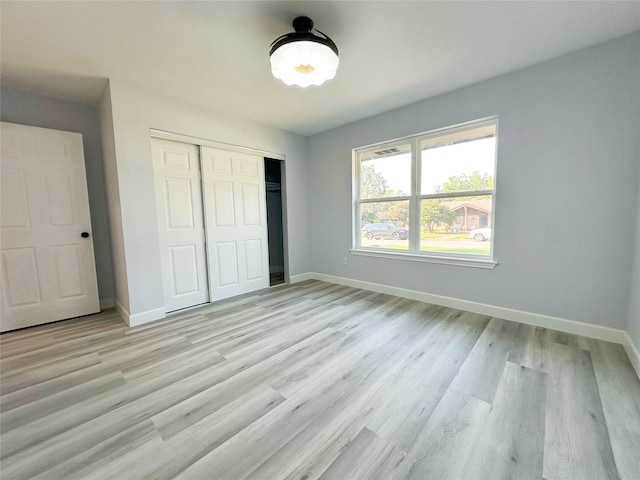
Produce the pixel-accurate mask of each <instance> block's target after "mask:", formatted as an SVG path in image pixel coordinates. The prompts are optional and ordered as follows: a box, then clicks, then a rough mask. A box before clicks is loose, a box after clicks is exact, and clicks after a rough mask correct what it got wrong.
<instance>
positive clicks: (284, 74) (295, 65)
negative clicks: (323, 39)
mask: <svg viewBox="0 0 640 480" xmlns="http://www.w3.org/2000/svg"><path fill="white" fill-rule="evenodd" d="M339 63H340V60H339V59H338V55H336V54H335V52H334V51H333V50H331V49H330V48H329V47H327V46H326V45H322V44H321V43H318V42H308V41H296V42H291V43H287V44H285V45H282V46H281V47H280V48H278V49H277V50H276V51H275V52H273V54H272V55H271V72H272V73H273V76H274V77H276V78H279V79H280V80H282V81H283V82H284V83H286V84H287V85H299V86H301V87H303V88H305V87H308V86H309V85H322V84H323V83H324V82H325V81H326V80H331V79H332V78H333V77H335V76H336V70H337V69H338V64H339Z"/></svg>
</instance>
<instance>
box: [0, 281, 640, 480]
mask: <svg viewBox="0 0 640 480" xmlns="http://www.w3.org/2000/svg"><path fill="white" fill-rule="evenodd" d="M639 398H640V381H639V380H638V378H637V377H636V376H635V373H634V371H633V370H632V368H631V366H630V363H629V360H628V358H627V356H626V353H625V352H624V350H623V348H622V347H621V346H619V345H613V344H609V343H606V342H600V341H596V340H587V339H585V338H584V337H580V336H576V335H572V334H567V333H562V332H557V331H553V330H549V329H544V328H538V327H532V326H528V325H518V324H515V323H512V322H507V321H504V320H500V319H491V318H490V317H487V316H483V315H477V314H473V313H469V312H462V311H459V310H453V309H449V308H446V307H442V306H437V305H432V304H426V303H421V302H417V301H413V300H408V299H405V298H399V297H394V296H391V295H387V294H382V293H376V292H369V291H364V290H359V289H356V288H352V287H344V286H340V285H332V284H329V283H326V282H319V281H315V280H313V281H305V282H301V283H299V284H295V285H281V286H278V287H275V288H271V289H265V290H261V291H258V292H253V293H250V294H245V295H242V296H239V297H236V298H233V299H228V300H225V301H221V302H216V303H213V304H208V305H204V306H202V307H199V308H196V309H193V310H189V311H186V312H178V313H175V314H172V315H170V316H169V317H167V318H166V319H163V320H162V321H159V322H155V323H150V324H145V325H141V326H139V327H134V328H129V327H128V326H127V325H126V324H125V323H124V322H123V321H122V319H121V318H120V317H119V316H118V315H117V314H116V313H115V311H114V310H111V311H107V312H103V313H101V314H99V315H93V316H88V317H83V318H78V319H72V320H69V321H63V322H57V323H54V324H51V325H43V326H38V327H34V328H29V329H24V330H20V331H15V332H8V333H5V334H2V335H0V411H1V416H0V424H1V425H0V431H2V435H1V436H0V457H1V458H2V462H1V463H0V476H1V477H2V478H3V480H4V479H5V478H7V479H11V480H14V479H23V478H24V479H29V478H38V479H41V480H44V479H46V480H56V479H64V480H67V479H73V478H78V479H94V478H98V479H103V478H104V479H106V478H109V479H111V478H118V479H119V478H127V479H133V480H136V479H138V478H158V479H165V478H167V479H168V478H176V477H178V478H193V479H196V480H202V479H208V478H212V479H216V480H240V479H243V478H246V479H249V480H279V479H291V480H293V479H297V480H300V479H305V480H312V479H317V478H320V477H321V476H323V475H324V478H339V479H340V480H352V479H353V480H357V479H367V480H368V479H378V480H392V479H420V480H423V479H437V480H446V479H450V480H461V479H464V480H485V479H489V478H491V479H494V478H495V479H498V478H514V479H518V480H521V479H529V478H535V480H540V478H545V479H546V480H555V479H560V478H567V479H573V478H576V479H580V480H590V479H594V480H595V479H597V480H600V479H606V478H622V479H623V480H629V479H632V480H639V479H640V477H638V476H637V472H638V471H640V465H639V464H638V462H639V459H640V454H639V452H638V447H637V446H638V445H639V444H640V406H639V405H638V403H639V402H640V400H639Z"/></svg>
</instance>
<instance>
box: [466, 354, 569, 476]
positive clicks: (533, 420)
mask: <svg viewBox="0 0 640 480" xmlns="http://www.w3.org/2000/svg"><path fill="white" fill-rule="evenodd" d="M546 397H547V374H546V373H544V372H540V371H538V370H532V369H530V368H527V367H525V366H524V365H517V364H515V363H510V362H507V363H506V365H505V367H504V371H503V375H502V377H501V379H500V384H499V386H498V390H497V392H496V395H495V399H494V402H493V407H492V409H491V412H490V413H489V416H488V418H487V421H486V423H485V425H484V428H483V430H482V431H481V432H480V435H479V441H478V445H477V446H476V448H475V449H474V451H473V453H472V454H471V455H470V457H469V459H468V462H467V464H466V465H465V468H464V472H465V473H463V474H462V475H461V476H460V478H509V479H540V478H542V468H543V454H544V453H545V450H544V438H545V437H544V425H545V407H546V401H547V398H546ZM573 478H579V477H573Z"/></svg>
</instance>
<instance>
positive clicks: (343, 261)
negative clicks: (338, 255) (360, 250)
mask: <svg viewBox="0 0 640 480" xmlns="http://www.w3.org/2000/svg"><path fill="white" fill-rule="evenodd" d="M342 264H343V265H346V264H347V257H342Z"/></svg>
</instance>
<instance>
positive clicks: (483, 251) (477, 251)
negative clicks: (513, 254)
mask: <svg viewBox="0 0 640 480" xmlns="http://www.w3.org/2000/svg"><path fill="white" fill-rule="evenodd" d="M371 246H372V247H373V246H374V245H371ZM381 247H382V248H385V249H387V248H388V249H392V250H407V248H406V247H403V246H402V245H384V247H383V246H381ZM420 250H421V251H423V252H441V253H466V254H467V255H489V251H490V248H489V246H488V245H487V246H486V247H485V248H481V247H479V248H447V249H446V250H442V249H438V248H437V247H421V248H420Z"/></svg>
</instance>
